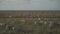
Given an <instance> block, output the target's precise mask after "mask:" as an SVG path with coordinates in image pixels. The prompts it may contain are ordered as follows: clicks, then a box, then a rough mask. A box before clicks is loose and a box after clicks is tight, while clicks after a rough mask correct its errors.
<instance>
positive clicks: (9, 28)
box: [0, 16, 60, 32]
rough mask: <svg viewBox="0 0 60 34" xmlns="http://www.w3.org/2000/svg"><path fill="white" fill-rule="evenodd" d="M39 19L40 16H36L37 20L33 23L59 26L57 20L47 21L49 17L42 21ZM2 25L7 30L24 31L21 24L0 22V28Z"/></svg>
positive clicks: (50, 26) (53, 26)
mask: <svg viewBox="0 0 60 34" xmlns="http://www.w3.org/2000/svg"><path fill="white" fill-rule="evenodd" d="M9 17H11V16H9ZM41 19H42V18H38V19H37V20H38V21H39V22H37V21H35V22H34V23H33V24H34V25H39V26H42V25H47V24H48V26H49V28H58V27H59V26H60V24H58V23H57V22H53V21H49V19H44V20H46V21H43V20H41ZM47 21H49V22H47ZM28 23H29V22H28ZM3 27H5V30H9V31H24V32H25V30H23V29H22V27H21V26H16V25H14V24H6V23H0V28H3Z"/></svg>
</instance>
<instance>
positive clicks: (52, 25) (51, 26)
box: [49, 22, 60, 28]
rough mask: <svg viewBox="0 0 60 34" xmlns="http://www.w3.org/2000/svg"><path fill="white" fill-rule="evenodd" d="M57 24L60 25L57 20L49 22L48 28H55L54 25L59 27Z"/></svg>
mask: <svg viewBox="0 0 60 34" xmlns="http://www.w3.org/2000/svg"><path fill="white" fill-rule="evenodd" d="M59 26H60V24H58V23H57V22H50V24H49V27H50V28H56V27H59Z"/></svg>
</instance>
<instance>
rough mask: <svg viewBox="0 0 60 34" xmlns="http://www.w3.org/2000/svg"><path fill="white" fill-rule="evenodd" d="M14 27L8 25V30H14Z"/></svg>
mask: <svg viewBox="0 0 60 34" xmlns="http://www.w3.org/2000/svg"><path fill="white" fill-rule="evenodd" d="M14 29H15V27H14V25H6V30H14Z"/></svg>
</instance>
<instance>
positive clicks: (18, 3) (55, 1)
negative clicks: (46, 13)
mask: <svg viewBox="0 0 60 34" xmlns="http://www.w3.org/2000/svg"><path fill="white" fill-rule="evenodd" d="M59 3H60V0H0V10H60V4H59Z"/></svg>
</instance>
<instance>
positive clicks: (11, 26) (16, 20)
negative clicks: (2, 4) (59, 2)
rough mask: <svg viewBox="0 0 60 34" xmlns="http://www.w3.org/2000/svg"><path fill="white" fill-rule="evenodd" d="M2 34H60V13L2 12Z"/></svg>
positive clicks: (0, 16)
mask: <svg viewBox="0 0 60 34" xmlns="http://www.w3.org/2000/svg"><path fill="white" fill-rule="evenodd" d="M0 34H60V11H0Z"/></svg>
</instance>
